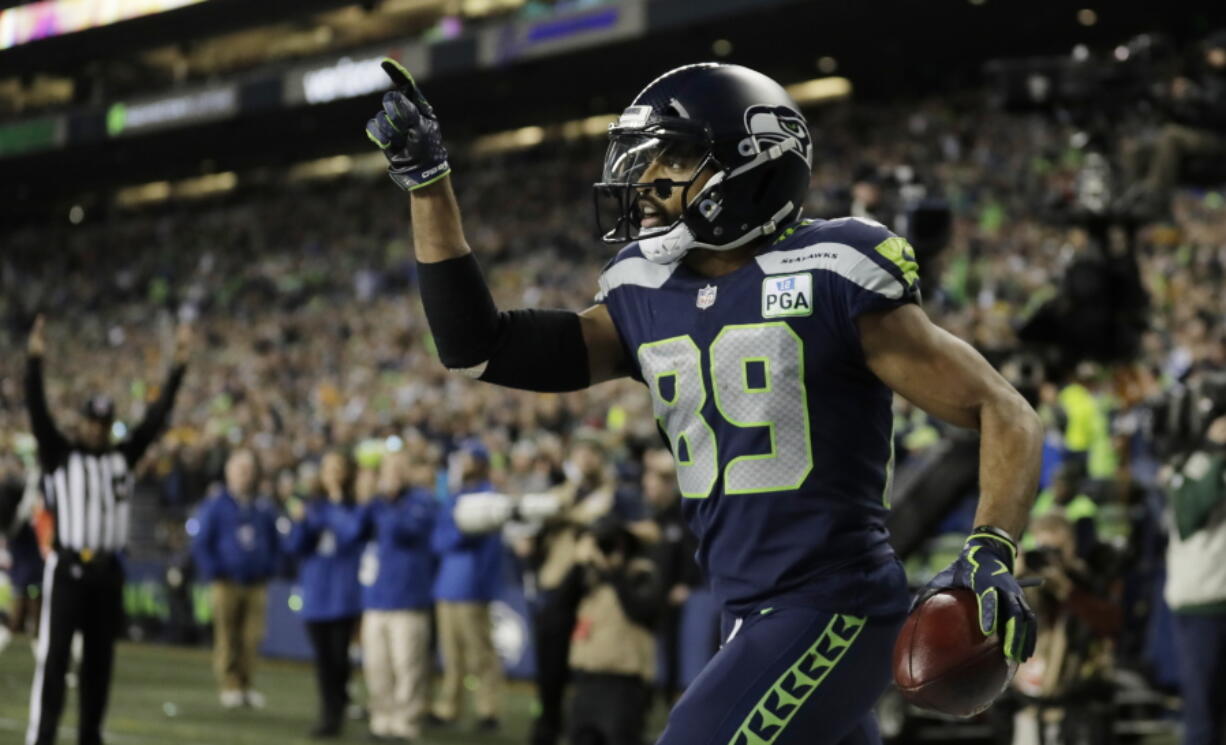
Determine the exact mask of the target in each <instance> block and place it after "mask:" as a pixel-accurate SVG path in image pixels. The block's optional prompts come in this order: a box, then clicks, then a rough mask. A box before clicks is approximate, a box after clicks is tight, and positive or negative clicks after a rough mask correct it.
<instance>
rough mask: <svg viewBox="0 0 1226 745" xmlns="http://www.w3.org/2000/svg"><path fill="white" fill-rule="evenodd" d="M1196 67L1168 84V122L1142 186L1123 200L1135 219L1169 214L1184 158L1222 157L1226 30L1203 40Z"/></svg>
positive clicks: (1225, 150) (1225, 151) (1225, 126)
mask: <svg viewBox="0 0 1226 745" xmlns="http://www.w3.org/2000/svg"><path fill="white" fill-rule="evenodd" d="M1195 68H1196V69H1194V70H1192V71H1191V73H1192V75H1191V76H1190V77H1185V76H1180V77H1176V78H1174V79H1173V80H1172V81H1171V82H1170V86H1169V89H1168V90H1167V91H1166V94H1167V99H1166V103H1167V108H1168V111H1169V114H1170V117H1171V121H1170V122H1168V123H1167V124H1166V125H1164V126H1163V127H1162V129H1161V130H1160V131H1159V132H1158V135H1157V139H1156V140H1155V141H1154V143H1153V152H1152V154H1151V156H1150V159H1149V165H1148V168H1147V169H1146V171H1145V178H1144V181H1142V182H1141V183H1140V184H1138V185H1137V186H1136V187H1135V188H1134V189H1133V190H1132V191H1131V192H1130V193H1129V195H1128V196H1126V197H1125V199H1126V201H1127V202H1129V203H1130V204H1129V206H1130V207H1131V208H1132V209H1133V210H1134V211H1135V212H1137V213H1138V214H1140V215H1143V216H1161V215H1162V214H1165V213H1166V212H1167V211H1168V209H1169V205H1170V199H1171V191H1172V189H1174V187H1175V184H1176V182H1177V180H1178V178H1179V167H1180V163H1181V162H1182V160H1183V159H1184V158H1185V157H1188V156H1198V157H1208V156H1217V157H1220V156H1226V30H1221V31H1217V32H1215V33H1213V34H1211V35H1210V36H1209V37H1208V38H1207V39H1205V41H1204V42H1203V43H1202V44H1201V55H1200V57H1199V59H1198V60H1197V62H1196V64H1195Z"/></svg>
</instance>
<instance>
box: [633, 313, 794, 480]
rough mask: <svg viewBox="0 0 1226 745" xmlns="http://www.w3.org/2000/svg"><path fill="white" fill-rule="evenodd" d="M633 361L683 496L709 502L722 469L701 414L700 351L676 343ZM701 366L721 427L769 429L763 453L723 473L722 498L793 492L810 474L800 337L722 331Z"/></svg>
mask: <svg viewBox="0 0 1226 745" xmlns="http://www.w3.org/2000/svg"><path fill="white" fill-rule="evenodd" d="M638 356H639V365H640V366H641V368H642V370H643V377H644V379H645V380H647V381H648V385H649V386H650V387H651V401H652V407H653V408H654V410H655V415H656V420H657V421H658V422H659V423H660V426H661V428H662V429H663V430H664V432H665V433H666V434H667V437H668V440H669V446H670V447H671V448H672V451H673V455H674V456H675V457H676V460H677V483H678V485H679V486H680V487H681V494H682V496H685V497H691V498H696V499H702V498H705V497H707V496H710V494H711V490H712V489H713V488H714V487H715V482H716V478H717V477H718V475H719V471H720V462H719V447H718V445H717V444H716V435H715V430H714V429H713V428H712V427H711V424H710V423H709V422H708V421H707V420H706V418H705V417H704V416H703V414H702V409H703V407H704V406H705V405H706V403H707V393H708V392H707V386H706V383H705V382H704V380H703V375H702V358H703V355H702V352H701V350H699V348H698V345H697V344H695V343H694V340H693V339H692V338H690V337H689V336H674V337H672V338H670V339H663V340H661V341H656V342H651V343H648V344H643V345H641V346H640V347H639V351H638ZM707 360H708V364H709V365H710V373H711V388H712V392H713V393H714V398H715V408H716V410H718V411H719V414H720V416H721V417H722V418H723V419H724V421H726V422H727V423H728V424H730V425H732V426H735V427H767V428H769V430H768V431H769V436H770V450H769V452H766V453H760V454H755V455H739V456H736V457H734V458H731V459H730V460H728V462H727V463H726V464H725V465H724V466H723V473H724V491H725V493H728V494H752V493H759V492H773V491H788V490H792V489H796V488H799V487H800V485H801V483H802V482H803V481H804V480H805V477H807V476H808V475H809V471H810V470H812V468H813V451H812V443H811V442H810V436H809V405H808V398H807V395H806V393H805V384H804V345H803V343H802V342H801V340H800V337H799V336H797V335H796V332H794V331H793V330H792V329H791V327H790V326H788V325H787V323H785V322H782V321H777V322H773V323H748V324H738V325H732V326H725V327H724V329H723V330H722V331H720V332H719V335H718V336H716V337H715V341H713V342H711V346H710V348H709V349H708V350H707Z"/></svg>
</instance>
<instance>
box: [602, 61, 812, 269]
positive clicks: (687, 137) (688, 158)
mask: <svg viewBox="0 0 1226 745" xmlns="http://www.w3.org/2000/svg"><path fill="white" fill-rule="evenodd" d="M664 162H667V163H669V164H672V166H671V168H657V169H654V170H655V171H656V172H657V173H662V172H664V173H670V174H671V176H672V177H671V178H653V179H652V180H650V181H644V180H643V176H644V174H646V173H647V171H648V169H649V168H650V167H651V166H652V164H653V163H657V164H659V163H664ZM812 164H813V144H812V142H811V140H810V136H809V126H808V123H807V122H806V121H805V118H804V116H803V115H802V114H801V113H800V109H799V107H797V105H796V102H795V101H793V100H792V98H791V96H789V95H788V94H787V92H786V91H785V90H784V89H783V87H782V86H780V85H779V84H778V83H776V82H775V81H774V80H772V79H770V78H768V77H767V76H765V75H763V74H762V73H759V72H756V71H754V70H750V69H749V68H747V67H741V66H740V65H726V64H719V63H714V62H709V63H701V64H695V65H686V66H684V67H678V68H677V69H675V70H671V71H669V72H667V73H665V74H663V75H661V76H660V77H658V78H656V79H655V80H654V81H652V82H651V83H650V84H649V85H648V86H647V87H646V88H644V89H643V91H642V92H641V93H639V95H638V96H637V97H636V98H635V99H634V102H633V103H632V104H631V105H630V106H629V108H627V109H626V110H625V112H623V113H622V115H621V117H619V118H618V120H617V121H616V122H615V123H614V124H611V125H609V149H608V151H607V152H606V154H605V162H604V171H603V174H602V178H601V180H600V182H598V183H597V184H595V197H596V219H597V224H598V225H599V229H600V231H601V237H602V239H603V240H604V241H605V242H606V243H624V242H627V241H638V242H639V247H640V249H641V250H642V252H643V255H644V256H646V257H647V258H648V259H650V260H652V261H654V262H657V263H661V264H668V263H672V262H674V261H676V260H678V259H680V258H681V257H682V256H684V255H685V253H686V252H687V251H689V250H690V249H693V248H707V249H713V250H719V251H726V250H728V249H732V248H737V247H738V246H743V245H745V244H747V243H749V242H751V241H753V240H754V239H755V238H758V237H760V236H764V235H770V234H771V233H774V232H775V231H777V230H778V229H779V228H780V227H782V226H784V225H786V224H788V223H790V222H792V221H794V220H796V219H797V218H799V217H800V210H801V207H802V205H803V204H804V201H805V195H806V194H807V192H808V190H809V175H810V171H811V169H812ZM708 168H709V169H711V170H712V171H714V174H713V175H712V176H711V177H710V179H708V180H707V182H706V183H705V184H702V185H701V186H700V187H699V188H697V190H695V186H696V181H697V179H698V177H699V175H700V174H702V173H703V172H704V170H706V169H708ZM678 169H683V170H678ZM677 188H679V189H681V190H682V204H684V205H685V207H684V209H683V211H682V214H681V216H680V217H679V218H678V219H677V220H675V221H674V222H673V223H672V224H669V225H650V227H643V223H644V222H648V223H651V222H656V220H653V219H651V216H650V215H649V216H646V217H647V219H646V220H645V216H644V214H643V211H642V207H641V206H640V202H639V200H640V195H641V194H649V193H651V192H654V193H655V195H656V196H658V197H659V198H660V199H667V198H668V196H669V195H670V194H671V193H672V189H677ZM691 191H694V193H692V194H691V193H690V192H691ZM610 222H611V223H612V224H610Z"/></svg>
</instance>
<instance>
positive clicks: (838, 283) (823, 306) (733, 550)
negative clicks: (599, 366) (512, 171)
mask: <svg viewBox="0 0 1226 745" xmlns="http://www.w3.org/2000/svg"><path fill="white" fill-rule="evenodd" d="M917 299H918V277H917V268H916V264H915V260H914V254H913V252H912V251H911V247H910V246H909V245H907V243H906V241H904V240H903V239H902V238H899V237H898V236H895V235H894V234H892V233H890V232H889V231H888V230H886V229H885V228H884V227H882V226H881V225H879V224H877V223H874V222H871V221H867V220H860V219H856V218H843V219H839V220H828V221H827V220H817V221H808V222H805V223H798V224H797V225H795V226H793V227H792V228H790V229H788V230H787V231H785V232H784V233H782V234H781V235H780V236H779V237H778V238H777V239H776V240H775V241H774V242H773V243H772V244H770V245H767V246H765V247H764V248H762V249H761V250H760V251H759V252H758V254H757V255H756V256H755V260H754V261H751V262H749V263H748V264H746V265H745V266H743V267H741V268H740V269H738V270H736V271H734V272H732V273H730V274H726V275H724V276H722V277H704V276H701V275H699V274H696V273H695V272H693V271H691V270H689V269H688V268H687V267H685V266H684V264H682V263H680V262H678V263H676V264H670V265H660V264H654V263H652V262H650V261H648V260H647V259H645V258H643V256H642V254H641V252H639V251H638V249H637V248H636V246H635V245H634V244H631V245H630V246H627V247H626V248H624V249H623V250H622V251H621V252H620V253H619V254H618V255H617V257H616V258H615V259H614V260H613V261H612V262H610V264H609V265H608V267H606V269H605V271H604V272H603V273H602V274H601V277H600V292H599V294H598V295H597V297H596V300H597V302H602V303H605V304H606V305H607V307H608V310H609V314H610V315H611V316H612V318H613V322H614V324H615V325H616V327H617V330H618V333H619V335H620V337H621V340H622V343H623V344H624V346H625V348H626V354H627V357H628V358H629V359H630V360H631V361H632V363H633V366H634V369H633V372H632V374H633V375H634V376H635V377H636V378H638V379H639V380H642V381H643V382H645V383H646V385H647V387H648V388H649V389H650V392H651V398H652V406H653V409H654V412H655V416H656V419H657V423H658V425H659V427H660V431H661V433H662V434H663V436H664V437H665V439H666V440H667V441H668V443H669V446H670V448H671V449H672V451H673V455H674V457H675V459H676V462H677V481H678V484H679V485H680V488H681V493H682V495H683V496H684V497H686V498H685V499H684V500H683V509H684V511H685V514H686V519H687V521H688V522H689V524H690V526H691V528H693V530H694V533H695V534H696V535H697V536H698V538H699V549H698V562H699V564H700V565H701V566H702V568H703V570H704V572H705V573H706V575H707V577H708V578H709V580H710V582H711V586H712V589H713V591H714V592H715V593H716V595H717V597H718V598H719V599H720V600H721V601H722V602H723V603H724V605H725V607H726V608H727V609H728V610H729V611H730V612H732V613H738V614H739V613H741V612H745V611H748V610H750V609H753V608H756V607H759V606H762V605H765V604H769V603H770V602H771V601H775V600H782V599H794V600H799V601H803V602H805V603H807V604H808V605H809V606H810V607H814V608H819V609H823V610H829V611H833V612H850V613H862V614H878V613H894V612H898V611H901V610H905V609H906V605H907V602H908V599H907V592H906V578H905V575H904V574H903V572H902V567H901V565H900V564H899V563H898V561H897V560H896V559H895V558H894V554H893V551H892V549H891V548H890V546H889V544H888V543H887V537H888V534H887V532H886V529H885V517H886V513H887V511H888V509H889V507H888V504H887V489H888V482H889V480H890V474H891V470H892V467H893V450H892V437H891V430H892V416H891V412H890V402H891V397H892V393H891V391H890V390H889V388H887V387H886V386H885V384H883V383H882V382H881V381H880V380H879V379H878V378H877V377H876V376H875V375H873V373H872V372H871V371H870V370H869V369H868V367H867V365H866V364H865V361H864V355H863V352H862V350H861V348H860V341H859V334H858V331H857V328H856V318H857V317H858V316H860V315H861V314H863V313H868V312H872V311H881V310H887V309H890V308H894V307H897V306H900V305H903V304H906V303H912V302H916V301H917Z"/></svg>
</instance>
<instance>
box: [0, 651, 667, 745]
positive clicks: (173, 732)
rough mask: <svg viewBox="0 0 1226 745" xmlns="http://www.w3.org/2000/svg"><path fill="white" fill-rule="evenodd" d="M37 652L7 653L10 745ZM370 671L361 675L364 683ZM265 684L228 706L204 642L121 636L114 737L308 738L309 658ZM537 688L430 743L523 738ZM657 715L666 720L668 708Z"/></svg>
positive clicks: (171, 741)
mask: <svg viewBox="0 0 1226 745" xmlns="http://www.w3.org/2000/svg"><path fill="white" fill-rule="evenodd" d="M33 671H34V656H33V654H32V653H31V651H30V643H29V640H28V639H26V638H16V639H14V640H13V643H12V644H11V645H10V646H9V647H8V649H6V650H5V651H4V652H2V653H0V745H19V744H20V743H21V742H22V740H23V738H24V733H25V725H26V716H27V707H28V705H29V690H30V680H31V677H32V675H33ZM360 679H361V675H358V674H355V676H354V680H355V681H358V683H359V695H364V694H363V693H362V692H361V691H360ZM256 687H257V688H258V689H259V690H260V691H261V692H263V693H264V695H265V696H267V698H268V708H267V709H265V710H263V711H252V710H249V709H241V710H238V711H223V710H222V709H221V707H220V706H219V705H218V703H217V691H216V688H215V687H214V683H213V677H212V671H211V668H210V662H209V653H208V651H207V650H204V649H190V648H182V647H167V646H157V645H151V644H120V645H119V648H118V651H117V659H116V669H115V684H114V686H113V687H112V689H111V705H110V713H109V715H108V717H107V722H106V738H107V743H109V745H248V744H250V745H306V744H307V743H318V742H320V741H318V740H311V739H309V738H308V737H307V736H306V732H307V731H308V730H309V729H310V728H311V725H312V724H313V723H314V721H315V701H316V699H315V684H314V679H313V677H312V673H311V668H310V667H309V666H308V665H306V664H303V663H297V662H285V661H279V660H266V661H263V662H262V664H261V665H260V667H259V669H258V670H257V671H256ZM531 705H532V699H531V688H530V686H528V685H527V684H524V683H519V682H512V683H510V684H509V686H508V690H507V696H506V705H505V707H504V710H505V714H504V716H503V727H502V731H501V732H498V733H496V734H491V735H484V734H482V735H478V734H476V733H474V732H473V731H472V728H471V721H470V720H465V721H462V722H461V723H460V724H459V725H457V726H456V728H455V729H453V730H446V731H444V730H428V731H427V732H426V733H425V735H424V737H423V738H422V740H421V743H422V744H423V745H459V744H460V743H465V745H480V744H481V743H488V745H510V744H511V743H515V745H522V743H524V742H526V740H527V732H528V724H529V722H530V720H531ZM656 713H657V717H656V719H657V720H659V719H662V715H661V714H660V712H659V711H657V712H656ZM60 725H61V726H60V738H59V742H61V743H75V742H76V741H77V739H76V694H75V692H73V691H70V692H69V698H68V705H67V707H66V711H65V715H64V718H63V720H61V723H60ZM367 741H368V740H367V739H366V724H365V722H356V721H349V722H346V731H345V735H344V736H343V737H342V738H341V739H340V740H339V741H338V740H331V741H325V742H346V743H358V742H367Z"/></svg>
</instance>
